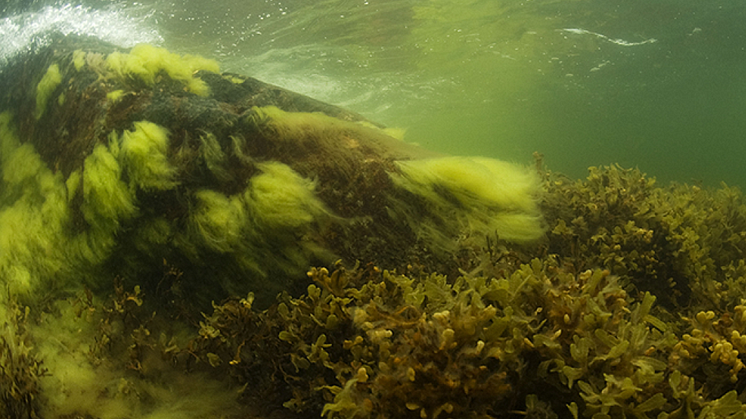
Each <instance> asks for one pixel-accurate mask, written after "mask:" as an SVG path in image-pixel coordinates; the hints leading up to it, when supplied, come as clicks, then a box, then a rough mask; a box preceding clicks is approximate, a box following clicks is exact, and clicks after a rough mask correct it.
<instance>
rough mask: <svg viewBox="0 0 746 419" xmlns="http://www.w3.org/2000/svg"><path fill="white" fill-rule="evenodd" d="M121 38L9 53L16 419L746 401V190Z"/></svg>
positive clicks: (545, 411)
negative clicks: (401, 128)
mask: <svg viewBox="0 0 746 419" xmlns="http://www.w3.org/2000/svg"><path fill="white" fill-rule="evenodd" d="M99 50H100V51H103V52H99ZM99 50H95V51H88V50H83V49H79V47H77V46H75V47H74V48H73V47H69V46H66V45H65V44H64V43H62V44H58V45H55V49H54V50H53V51H52V52H49V53H48V54H46V55H43V54H42V55H40V56H39V57H37V58H35V59H38V60H39V62H38V63H37V64H39V65H37V66H36V67H38V68H37V70H36V71H26V70H23V69H25V68H27V67H24V66H20V67H18V68H20V69H22V70H23V71H20V70H19V72H18V73H13V72H12V70H8V71H10V72H9V73H7V74H5V75H7V76H8V77H5V78H0V83H6V81H2V80H9V79H14V77H17V79H18V80H20V81H19V82H18V85H19V86H20V87H9V88H8V94H7V97H3V98H2V100H3V101H5V102H2V103H0V105H1V106H0V110H1V111H2V112H0V174H1V175H2V178H1V179H0V278H1V280H2V284H3V288H4V289H5V290H7V291H6V292H4V293H3V294H2V296H1V297H0V322H2V324H3V327H2V329H1V330H0V418H13V419H16V418H48V419H56V418H59V419H71V418H96V419H109V418H111V419H118V418H140V417H148V418H165V419H172V418H173V419H175V418H247V417H252V418H253V417H281V418H283V417H287V418H301V417H309V416H313V417H319V416H322V417H326V418H347V419H352V418H420V419H426V418H523V417H529V418H584V417H589V418H595V419H603V418H622V417H629V418H654V417H655V418H661V419H664V418H703V419H704V418H720V417H722V418H744V417H746V406H744V405H743V402H744V401H745V400H744V397H745V396H744V389H746V386H745V385H744V380H745V379H746V371H744V362H746V259H745V258H744V251H746V205H745V204H744V199H743V196H742V195H741V192H740V191H739V190H737V189H735V188H729V187H727V186H725V185H723V186H722V187H721V188H719V189H708V188H702V187H697V186H689V185H679V184H672V185H670V186H666V187H659V186H658V185H656V184H655V181H654V179H651V178H648V177H646V176H645V175H644V174H642V173H641V172H639V171H638V170H625V169H622V168H620V167H617V166H610V167H601V168H591V169H590V173H589V176H588V178H587V179H585V180H570V179H567V178H565V177H563V176H562V175H559V174H556V173H552V172H549V171H547V170H546V169H544V168H543V166H542V164H541V161H540V159H539V160H537V165H536V168H534V169H527V168H524V167H520V166H516V165H511V164H507V163H503V162H499V161H496V160H491V159H486V158H479V157H473V158H466V157H444V156H436V155H433V154H432V153H428V152H426V151H424V150H421V149H418V148H416V147H412V146H409V145H407V144H405V143H403V142H402V141H400V140H397V139H394V138H391V137H390V136H389V135H388V134H387V133H386V131H384V130H382V129H380V128H378V127H377V126H376V125H374V124H371V123H369V122H368V121H364V120H363V119H361V118H360V117H359V116H356V115H354V114H351V113H349V112H345V111H343V110H340V109H338V108H334V107H331V106H329V105H324V104H321V103H319V102H316V101H313V100H312V99H310V98H305V97H300V96H298V95H293V94H291V93H289V92H286V91H283V90H282V89H280V88H277V87H274V86H268V85H264V84H262V83H261V82H259V81H256V80H253V79H250V78H246V77H241V76H237V75H220V74H218V73H217V72H218V70H219V69H218V67H217V64H215V63H214V62H212V61H209V60H205V59H202V58H199V57H192V56H179V55H176V54H172V53H170V52H168V51H166V50H163V49H160V48H155V47H151V46H138V47H135V48H134V49H132V50H130V51H129V52H123V51H118V50H115V49H112V48H110V47H101V48H99ZM50 60H51V61H50ZM29 62H33V60H32V61H29ZM24 65H26V64H24ZM28 66H30V67H28V68H32V67H33V66H32V65H31V64H28ZM14 80H15V79H14ZM9 86H10V85H9ZM335 260H339V261H338V262H336V263H335V262H334V261H335ZM309 266H316V267H311V268H309ZM210 300H213V301H212V304H210Z"/></svg>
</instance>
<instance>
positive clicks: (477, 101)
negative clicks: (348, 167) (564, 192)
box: [0, 0, 746, 187]
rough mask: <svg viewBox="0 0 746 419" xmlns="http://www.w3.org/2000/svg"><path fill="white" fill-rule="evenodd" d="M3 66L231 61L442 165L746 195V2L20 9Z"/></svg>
mask: <svg viewBox="0 0 746 419" xmlns="http://www.w3.org/2000/svg"><path fill="white" fill-rule="evenodd" d="M0 7H1V9H0V12H1V13H2V14H1V19H0V36H2V41H0V42H1V44H0V65H1V64H3V63H5V62H7V60H8V59H9V58H10V57H12V56H13V55H14V54H16V53H18V52H21V51H25V50H28V49H30V48H34V47H35V46H38V45H40V44H43V43H44V42H45V35H44V34H45V32H46V31H49V30H56V31H61V32H63V33H69V34H83V35H91V36H95V37H98V38H101V39H104V40H106V41H109V42H112V43H114V44H117V45H120V46H122V47H131V46H133V45H135V44H137V43H143V42H146V43H151V44H155V45H159V46H164V47H166V48H168V49H170V50H172V51H174V52H179V53H182V54H183V53H189V54H200V55H203V56H205V57H209V58H214V59H216V60H217V61H219V62H220V63H221V68H222V69H223V70H224V71H228V72H234V73H240V74H245V75H249V76H252V77H256V78H258V79H260V80H262V81H265V82H269V83H273V84H277V85H280V86H282V87H285V88H288V89H290V90H294V91H296V92H299V93H303V94H306V95H309V96H312V97H314V98H317V99H320V100H322V101H325V102H329V103H332V104H336V105H340V106H343V107H346V108H348V109H350V110H353V111H356V112H359V113H361V114H363V115H364V116H366V117H367V118H369V119H372V120H375V121H377V122H381V123H383V124H385V125H387V126H389V127H397V128H402V129H406V134H405V137H404V138H405V140H406V141H408V142H413V143H418V144H420V145H422V146H424V147H426V148H429V149H431V150H434V151H440V152H444V153H448V154H455V155H481V156H488V157H494V158H499V159H504V160H511V161H516V162H520V163H529V162H531V159H532V153H533V152H539V153H542V154H543V155H544V158H545V162H546V163H547V165H548V167H549V169H551V170H554V171H559V172H563V173H566V174H568V175H570V176H572V177H584V176H585V174H586V170H587V167H588V166H597V165H608V164H612V163H619V164H621V165H622V166H624V167H639V168H640V169H641V170H642V171H644V172H646V173H648V174H649V175H651V176H655V177H656V178H658V179H659V181H664V182H667V181H671V180H676V181H680V182H687V183H702V184H705V185H713V186H715V185H718V184H719V182H721V181H725V182H726V183H728V184H730V185H737V186H740V187H743V186H746V167H745V166H744V164H743V159H744V155H746V71H744V69H745V68H746V31H745V30H744V26H743V22H744V21H746V7H744V4H743V3H742V2H741V1H738V0H708V1H702V0H625V1H624V2H621V1H590V0H525V1H517V0H514V1H502V0H322V1H319V0H313V1H311V0H283V1H276V0H252V1H247V0H231V1H228V0H216V1H204V0H179V1H156V0H142V1H116V0H114V1H104V0H89V1H82V2H60V1H56V2H55V1H35V0H28V1H22V0H10V1H9V2H7V3H6V5H5V6H0Z"/></svg>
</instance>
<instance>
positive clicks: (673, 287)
mask: <svg viewBox="0 0 746 419" xmlns="http://www.w3.org/2000/svg"><path fill="white" fill-rule="evenodd" d="M542 175H543V180H544V182H543V187H544V188H545V189H546V190H547V193H546V195H545V196H544V200H543V205H542V207H543V211H544V213H545V214H547V222H548V223H549V225H550V231H549V233H548V234H547V237H546V238H545V239H543V240H542V241H540V242H539V244H537V245H535V246H530V247H526V246H517V245H511V244H509V243H507V242H502V241H494V242H493V241H491V242H490V245H489V246H488V247H485V248H483V249H481V250H479V251H477V252H475V253H474V254H472V255H470V256H469V258H468V263H470V264H471V266H473V270H472V271H471V272H469V273H466V272H464V274H463V275H462V276H460V277H458V278H447V277H445V276H443V275H440V274H437V273H431V274H426V273H423V272H420V273H417V272H416V271H412V272H410V273H408V274H406V275H405V274H400V273H396V272H393V271H387V270H381V269H379V268H378V267H376V266H374V265H372V264H368V265H365V266H360V267H356V268H353V269H345V268H343V267H342V266H341V265H339V264H338V265H336V266H334V267H332V271H331V272H330V271H329V270H328V269H327V268H311V269H310V271H309V272H308V278H309V281H310V282H311V283H310V284H309V285H308V287H307V290H306V292H305V293H304V295H302V296H300V297H297V298H296V297H293V296H291V295H289V294H287V293H282V294H281V295H279V296H278V298H277V301H276V303H274V304H273V305H272V306H271V307H270V308H268V309H266V310H257V309H256V308H254V307H253V300H254V299H253V295H251V294H249V296H248V297H244V298H240V297H232V298H228V299H227V300H225V301H223V302H222V303H220V304H214V307H213V311H212V313H211V314H206V315H205V317H204V319H203V320H201V321H199V322H198V323H196V322H195V323H194V324H193V325H190V324H181V323H180V322H175V321H173V320H172V319H170V318H169V317H168V314H163V313H164V312H168V309H166V310H164V308H163V307H161V309H159V310H158V311H155V309H154V308H153V307H152V306H148V304H147V299H148V296H147V295H144V294H143V293H142V292H141V290H140V288H139V287H135V288H134V291H125V290H124V288H123V287H122V286H121V283H120V284H118V285H115V287H114V288H115V291H116V292H114V293H113V294H112V296H111V298H110V300H109V302H102V301H106V300H105V299H104V300H97V299H96V298H95V297H91V294H90V293H85V292H81V293H80V294H79V296H78V297H77V299H71V300H70V302H66V301H64V300H62V301H60V302H59V303H58V304H59V307H61V308H59V309H58V310H62V311H63V312H64V311H65V310H66V311H68V312H70V313H77V314H69V315H63V317H60V319H63V320H56V321H59V322H61V323H60V324H56V323H50V324H56V326H53V327H50V326H44V325H42V326H39V328H40V329H36V330H37V331H36V335H35V337H36V338H37V339H41V337H40V336H39V333H40V332H39V331H38V330H42V331H44V332H43V333H50V330H52V329H64V328H72V329H75V330H77V331H78V332H77V335H76V334H74V333H73V334H72V336H73V338H72V340H73V341H75V342H77V343H76V344H77V345H81V347H87V348H90V350H88V351H82V352H81V353H85V354H87V355H78V356H80V357H82V358H80V359H79V360H78V362H77V363H73V362H64V363H61V365H66V366H67V367H65V368H71V367H70V365H78V366H79V367H78V368H72V370H70V371H69V372H67V373H65V374H68V375H63V373H62V372H57V373H54V374H52V377H55V378H54V379H55V380H56V379H59V377H60V376H69V377H72V378H69V380H71V381H70V382H71V383H73V384H74V387H75V388H78V389H80V391H81V396H80V398H79V399H78V398H76V397H78V396H75V395H74V394H72V393H70V392H69V391H67V392H64V393H62V394H65V396H64V397H61V398H58V399H55V400H51V399H48V398H51V397H55V396H53V395H55V394H60V393H58V391H59V388H57V387H55V386H51V387H49V393H50V394H49V395H47V396H46V398H45V396H44V393H43V392H42V393H40V394H39V393H38V389H39V384H34V383H37V382H38V381H41V382H42V383H43V382H44V380H48V381H49V380H52V378H49V379H47V378H43V379H39V378H38V376H37V375H38V371H36V372H35V371H34V370H32V369H29V370H28V371H27V370H26V369H23V371H24V375H22V376H21V377H20V378H16V379H23V380H27V381H29V382H30V383H32V385H31V386H30V387H28V388H30V389H31V390H30V392H31V394H34V398H33V399H34V400H42V401H45V400H46V403H50V404H48V406H56V409H55V410H54V411H56V412H68V411H73V410H75V411H76V412H83V411H86V412H90V413H89V414H91V415H92V416H93V417H101V418H104V417H113V416H112V415H113V414H112V413H107V412H114V411H117V409H123V410H119V411H120V412H121V411H125V412H133V413H128V414H130V415H136V414H142V413H143V412H145V413H148V414H150V412H154V410H153V409H155V407H153V406H158V405H159V404H158V403H155V404H154V405H147V404H145V405H144V404H143V402H142V400H143V398H144V397H152V398H153V399H155V400H162V403H163V405H161V408H163V409H166V408H165V407H163V406H171V407H169V409H173V405H172V403H174V401H173V397H176V396H174V394H179V395H187V397H191V398H192V399H194V400H200V401H204V400H205V399H203V398H200V397H199V396H198V395H196V394H194V390H193V385H194V382H200V383H201V382H204V383H207V385H208V386H209V388H210V389H212V390H211V392H212V391H214V392H215V393H214V394H213V393H211V392H210V393H209V394H210V397H217V394H223V395H224V394H225V393H226V392H227V393H228V394H235V398H233V397H223V398H213V399H212V403H209V406H211V408H212V409H213V410H211V411H212V412H218V411H221V409H224V410H222V412H223V413H225V414H227V413H226V412H231V414H233V415H235V417H241V416H240V415H241V414H242V413H241V412H244V413H243V414H248V413H246V412H247V411H250V412H252V413H251V414H252V415H256V414H258V415H262V414H269V412H271V411H275V414H278V413H277V412H276V410H277V409H281V410H284V411H285V413H284V414H281V416H284V417H305V416H307V415H319V414H321V415H322V416H324V417H329V418H334V417H337V418H368V417H391V418H436V417H437V418H448V417H453V418H455V417H458V418H468V417H473V418H488V417H516V418H518V417H536V418H552V417H555V418H558V417H559V418H579V417H593V418H618V417H634V418H653V417H657V418H738V417H744V416H746V407H744V405H743V404H742V401H741V398H740V396H741V394H742V393H743V391H744V387H743V385H742V380H743V377H744V373H745V372H744V370H743V360H744V358H743V356H744V351H746V338H744V337H743V335H742V334H743V331H744V328H745V327H746V304H745V303H744V302H745V301H746V291H744V290H746V287H744V286H743V282H744V281H745V280H746V274H745V273H744V269H745V268H744V267H745V266H746V262H745V261H744V260H743V258H742V256H741V255H742V254H743V253H742V250H740V249H742V248H743V246H746V233H745V232H746V219H745V218H744V216H746V207H745V206H744V204H743V198H742V196H741V194H740V192H739V191H737V190H735V189H731V188H728V187H725V186H724V187H723V188H721V189H718V190H705V189H700V188H698V187H694V186H686V185H671V186H669V187H666V188H659V187H657V186H655V184H654V181H653V180H652V179H650V178H647V177H645V176H644V175H643V174H642V173H640V172H639V171H636V170H623V169H621V168H619V167H616V166H611V167H605V168H591V173H590V175H589V177H588V178H587V179H586V180H583V181H572V180H569V179H567V178H564V177H562V176H559V175H556V174H553V173H548V172H542ZM462 257H463V256H462ZM464 262H465V263H466V262H467V259H464ZM181 274H182V273H181V272H179V271H178V270H174V269H173V268H169V267H164V277H166V276H173V277H178V276H180V275H181ZM674 278H675V279H674ZM684 290H689V291H688V292H685V291H684ZM65 307H68V308H65ZM81 313H84V314H81ZM27 317H28V314H26V315H25V316H21V319H24V318H27ZM51 318H52V319H54V316H52V317H51ZM76 319H78V320H76ZM80 319H83V320H80ZM49 321H50V322H54V321H55V320H49ZM81 321H82V324H83V325H87V326H85V327H81ZM21 323H22V322H21ZM63 325H66V326H64V327H63ZM19 330H23V328H20V329H19ZM81 330H82V331H83V332H81ZM70 335H71V334H66V336H70ZM68 339H71V338H69V337H68ZM48 347H53V348H59V346H58V345H56V344H55V345H50V344H43V345H41V349H39V350H37V351H36V352H34V351H31V354H32V355H31V356H32V357H33V356H35V357H39V358H42V359H44V360H45V361H44V362H45V363H47V362H48V363H49V364H50V365H49V369H50V371H55V370H54V368H58V369H59V368H61V367H60V366H57V363H56V362H53V361H52V360H53V359H56V358H55V356H57V357H59V356H60V355H59V354H57V355H55V356H52V355H50V353H48V352H46V351H48V350H49V349H45V348H48ZM65 347H68V348H70V347H73V342H72V341H70V342H67V343H65ZM57 351H59V349H57ZM73 352H75V351H73ZM55 353H56V352H55ZM63 358H65V357H63ZM32 359H36V358H32ZM65 359H66V358H65ZM113 360H119V361H116V362H112V361H113ZM43 365H45V364H43ZM37 368H38V367H37ZM26 371H27V372H26ZM185 371H190V372H189V373H187V372H185ZM93 373H95V374H96V375H97V376H98V377H105V378H106V379H107V381H106V383H109V384H102V381H101V380H95V381H90V382H89V381H86V378H85V377H86V376H87V375H86V374H93ZM164 377H165V378H164ZM216 377H230V378H229V379H228V378H224V379H223V380H222V384H221V383H220V381H218V379H217V378H216ZM159 380H168V382H169V383H170V384H169V385H170V386H171V388H172V392H171V393H170V397H171V399H169V398H167V397H166V395H164V394H162V393H161V391H162V390H161V389H160V387H159V386H158V384H157V383H159V382H163V381H159ZM229 384H230V385H232V386H233V387H234V391H237V392H234V391H228V390H227V389H226V387H224V386H226V385H229ZM46 385H48V384H46ZM97 386H98V387H97ZM101 386H103V387H101ZM107 386H108V387H107ZM41 388H42V389H46V387H44V385H43V386H42V387H41ZM101 388H109V390H107V391H106V392H98V393H97V390H96V389H99V390H100V389H101ZM221 391H222V393H221ZM6 394H10V393H7V390H6ZM21 394H24V393H21ZM75 394H77V393H75ZM86 394H87V396H86ZM91 394H98V396H97V397H95V398H94V400H95V402H93V401H91V400H92V399H91ZM133 394H139V395H140V396H139V397H134V396H133ZM26 395H27V399H21V398H12V400H13V401H14V402H15V403H16V406H19V407H17V408H18V409H21V408H27V407H23V406H28V404H23V403H22V401H23V400H27V401H28V400H30V399H31V398H30V397H28V393H26ZM144 395H147V396H144ZM10 397H13V395H11V396H7V395H6V399H10ZM16 397H18V395H16ZM31 405H33V404H31ZM71 406H74V407H71ZM216 406H217V407H216ZM71 409H72V410H71ZM246 409H248V410H246ZM204 412H205V411H201V413H199V414H203V415H208V414H209V412H208V413H204ZM58 414H59V413H58ZM195 415H196V416H194V415H193V416H191V417H202V416H199V415H198V414H196V413H195ZM294 415H300V416H294ZM49 417H55V416H54V415H52V414H50V415H49ZM57 417H59V416H57ZM131 417H134V416H131ZM154 417H155V416H154ZM158 417H166V418H168V417H182V416H178V415H176V414H172V416H169V415H168V414H165V413H164V414H163V415H161V416H158ZM229 417H234V416H229Z"/></svg>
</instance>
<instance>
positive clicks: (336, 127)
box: [0, 37, 544, 304]
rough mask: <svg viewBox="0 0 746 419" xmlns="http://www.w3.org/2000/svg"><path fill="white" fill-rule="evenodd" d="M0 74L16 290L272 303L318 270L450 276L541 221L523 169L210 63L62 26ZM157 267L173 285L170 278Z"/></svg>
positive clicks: (3, 203)
mask: <svg viewBox="0 0 746 419" xmlns="http://www.w3.org/2000/svg"><path fill="white" fill-rule="evenodd" d="M1 80H2V81H1V82H0V84H2V86H1V87H2V92H3V95H2V97H0V111H1V112H2V113H1V114H0V146H1V147H2V150H1V152H2V159H1V160H0V170H2V174H3V177H2V190H1V192H0V236H1V237H3V242H1V243H0V249H2V253H1V256H0V272H2V274H3V277H4V278H6V279H5V281H6V282H7V283H8V285H9V286H10V288H11V290H13V291H24V290H34V289H39V288H40V287H48V286H49V285H54V286H55V287H62V288H64V287H68V286H71V285H74V284H77V283H81V282H82V283H85V284H86V286H88V287H92V288H93V289H96V288H97V287H99V286H101V280H102V278H105V279H104V283H105V285H106V286H108V285H109V284H110V280H111V278H113V277H115V276H119V277H121V278H123V279H124V280H125V281H131V282H134V283H137V284H142V285H143V286H144V287H147V288H150V289H151V291H156V290H157V291H158V292H162V291H163V289H164V287H165V288H171V289H174V287H176V288H178V290H179V292H180V293H182V294H184V295H188V296H190V297H189V298H195V299H198V300H201V301H200V303H204V302H209V300H210V299H214V298H224V297H225V296H226V295H229V294H232V293H241V294H245V293H246V292H248V291H252V292H255V293H256V294H257V298H258V302H260V303H262V302H263V303H262V304H266V303H268V302H270V301H272V299H273V298H274V296H275V295H276V294H277V293H278V292H280V291H282V290H291V291H292V290H293V286H294V284H295V282H297V281H298V280H300V282H301V283H303V284H305V282H306V279H305V272H306V270H307V268H308V266H309V265H311V264H316V265H329V264H331V263H332V262H334V261H335V260H338V259H341V260H342V261H343V262H344V263H346V264H350V265H352V264H354V263H356V262H357V261H359V262H362V263H375V264H377V265H378V266H381V267H384V268H389V269H401V270H406V269H407V268H409V269H413V266H414V267H415V268H416V267H417V266H422V265H426V266H427V270H428V271H439V272H443V273H457V272H458V269H459V268H464V267H465V266H461V265H460V262H459V260H457V258H454V257H453V256H452V255H457V254H459V252H460V251H463V250H465V249H466V250H468V249H469V248H471V247H477V248H479V247H483V246H484V243H485V239H486V238H487V237H488V236H491V237H492V238H499V239H506V240H510V241H513V242H519V243H523V242H531V241H533V240H536V239H537V238H539V237H540V236H541V235H542V234H543V231H544V228H543V222H542V217H541V214H540V212H539V207H538V202H537V200H538V198H539V194H540V192H539V191H540V187H539V180H538V178H537V176H536V175H535V174H534V173H532V172H531V171H529V170H528V169H525V168H522V167H518V166H515V165H511V164H507V163H504V162H499V161H495V160H491V159H486V158H478V159H477V158H472V159H470V158H463V157H459V158H454V157H443V156H437V155H435V154H434V153H431V152H428V151H426V150H423V149H421V148H418V147H415V146H412V145H409V144H406V143H404V142H403V141H401V140H399V139H396V138H393V137H392V136H390V135H389V133H388V131H387V130H386V129H384V128H383V127H382V126H380V125H378V124H376V123H373V122H370V121H368V120H366V119H364V118H363V117H362V116H360V115H357V114H355V113H352V112H349V111H346V110H343V109H340V108H337V107H334V106H331V105H327V104H324V103H322V102H319V101H316V100H314V99H311V98H308V97H305V96H302V95H299V94H295V93H292V92H289V91H287V90H284V89H281V88H279V87H276V86H272V85H269V84H266V83H262V82H260V81H258V80H255V79H252V78H250V77H245V76H240V75H236V74H228V73H223V74H221V73H220V70H219V65H218V64H217V63H216V62H214V61H212V60H208V59H205V58H202V57H196V56H190V55H178V54H175V53H172V52H169V51H166V50H164V49H162V48H158V47H154V46H151V45H137V46H136V47H134V48H132V49H131V50H128V51H125V50H120V49H118V48H115V47H113V46H111V45H108V44H105V43H102V42H100V41H98V40H92V39H87V38H76V37H59V38H58V39H57V40H56V41H55V42H53V43H51V45H50V46H48V47H46V48H42V49H41V50H40V51H37V52H36V53H33V54H28V55H23V56H19V57H17V59H16V60H14V61H13V62H11V63H10V64H9V65H8V66H7V67H6V68H4V69H2V78H1ZM164 264H165V265H167V266H170V267H172V268H175V269H178V270H180V271H181V272H182V273H183V275H181V276H179V279H178V281H179V283H178V284H173V283H169V284H163V283H162V278H163V266H164ZM177 285H178V286H177ZM303 286H305V285H303ZM159 287H160V288H159ZM191 296H193V297H191Z"/></svg>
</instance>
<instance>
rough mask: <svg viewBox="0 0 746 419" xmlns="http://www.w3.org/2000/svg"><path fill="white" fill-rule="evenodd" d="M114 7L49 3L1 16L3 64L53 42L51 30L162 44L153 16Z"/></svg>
mask: <svg viewBox="0 0 746 419" xmlns="http://www.w3.org/2000/svg"><path fill="white" fill-rule="evenodd" d="M132 12H133V10H132V9H131V8H130V9H128V10H127V14H124V12H123V11H121V10H117V9H114V8H109V9H103V10H96V9H91V8H89V7H83V6H72V5H69V4H64V5H59V6H47V7H45V8H43V9H42V10H40V11H38V12H33V13H21V14H18V15H15V16H10V17H6V18H3V19H0V39H2V42H0V66H3V65H5V64H6V63H7V62H8V60H10V59H11V58H12V57H13V56H15V55H17V54H19V53H22V52H27V51H33V50H36V49H37V48H39V47H42V46H45V45H47V44H48V43H49V42H50V36H49V35H50V34H51V33H52V32H59V33H62V34H63V35H70V34H74V35H87V36H93V37H96V38H99V39H101V40H103V41H106V42H110V43H112V44H115V45H118V46H121V47H124V48H128V47H132V46H134V45H135V44H138V43H153V44H160V43H162V42H163V38H162V37H161V35H160V34H159V33H158V30H157V29H155V27H154V26H149V25H148V24H147V22H148V21H150V19H149V17H150V16H151V15H152V13H151V15H145V16H142V15H140V16H134V15H135V14H136V13H132Z"/></svg>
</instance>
